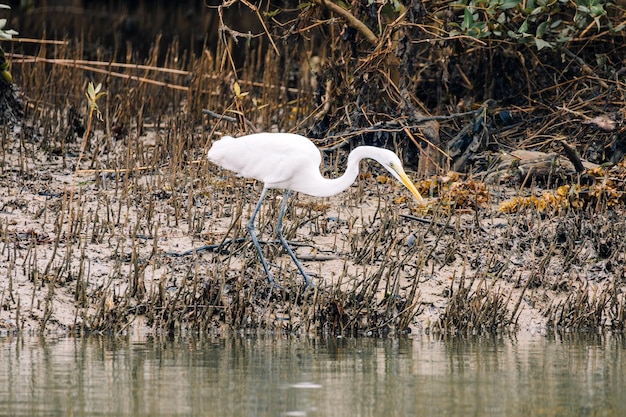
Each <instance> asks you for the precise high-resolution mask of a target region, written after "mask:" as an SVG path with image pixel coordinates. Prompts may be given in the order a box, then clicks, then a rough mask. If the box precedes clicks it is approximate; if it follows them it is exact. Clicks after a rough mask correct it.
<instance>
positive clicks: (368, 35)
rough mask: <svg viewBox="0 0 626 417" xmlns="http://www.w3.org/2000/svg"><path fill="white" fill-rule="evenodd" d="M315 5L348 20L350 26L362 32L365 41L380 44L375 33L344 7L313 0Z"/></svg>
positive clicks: (323, 0) (325, 0)
mask: <svg viewBox="0 0 626 417" xmlns="http://www.w3.org/2000/svg"><path fill="white" fill-rule="evenodd" d="M313 3H315V4H317V5H318V6H322V7H325V8H327V9H328V10H331V11H333V12H335V13H337V14H338V15H339V16H341V17H343V18H344V19H346V20H347V21H348V24H349V25H350V26H352V27H353V28H355V29H356V30H358V31H359V32H361V34H362V35H363V36H364V37H365V39H367V41H368V42H369V43H371V44H372V45H376V44H378V38H377V37H376V35H374V32H372V31H371V30H370V28H368V27H367V26H366V25H365V23H363V22H361V21H360V20H359V19H357V18H356V17H354V16H353V15H352V13H350V12H349V11H347V10H346V9H344V8H343V7H341V6H339V5H338V4H335V3H333V2H331V1H329V0H313Z"/></svg>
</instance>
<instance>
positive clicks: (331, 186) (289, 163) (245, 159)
mask: <svg viewBox="0 0 626 417" xmlns="http://www.w3.org/2000/svg"><path fill="white" fill-rule="evenodd" d="M207 157H208V159H209V160H210V161H211V162H213V163H215V164H217V165H219V166H221V167H222V168H226V169H228V170H230V171H234V172H235V173H237V174H239V175H240V176H242V177H248V178H254V179H256V180H259V181H261V182H263V191H262V192H261V197H260V198H259V201H258V202H257V204H256V207H255V208H254V211H253V212H252V216H251V217H250V220H249V221H248V224H247V228H248V232H249V233H250V237H251V238H252V243H253V244H254V246H255V248H256V251H257V253H258V255H259V258H260V260H261V264H262V265H263V269H264V270H265V273H266V274H267V277H268V279H269V280H270V282H271V283H274V278H273V277H272V274H271V273H270V270H269V267H268V265H267V262H266V260H265V258H264V257H263V252H262V251H261V246H260V245H259V241H258V239H257V236H256V234H255V232H254V219H255V218H256V215H257V213H258V212H259V209H260V208H261V203H262V202H263V198H265V194H266V193H267V190H269V189H271V188H280V189H284V190H285V195H284V198H283V202H282V204H281V206H280V212H279V214H278V221H277V223H276V233H277V235H278V238H279V240H280V242H281V243H282V245H283V246H284V247H285V250H286V251H287V253H288V254H289V256H291V259H293V262H294V263H295V264H296V266H297V267H298V269H299V270H300V273H301V274H302V276H303V277H304V280H305V282H306V286H307V287H308V286H309V285H310V284H311V280H310V279H309V276H308V275H307V274H306V272H304V268H303V267H302V265H301V264H300V262H299V261H298V259H297V258H296V255H295V254H294V253H293V251H292V250H291V248H290V247H289V244H288V243H287V240H285V238H284V237H283V233H282V219H283V216H284V214H285V207H286V205H287V199H288V197H289V194H290V192H291V191H296V192H300V193H304V194H308V195H311V196H314V197H329V196H332V195H335V194H339V193H340V192H341V191H344V190H345V189H347V188H348V187H350V185H352V183H353V182H354V180H355V179H356V177H357V175H358V174H359V162H360V161H361V160H362V159H365V158H369V159H373V160H375V161H377V162H378V163H380V164H381V165H382V166H383V167H385V168H386V169H387V170H388V171H389V172H390V173H391V175H393V177H394V178H396V179H397V180H398V181H400V182H401V183H402V184H404V185H405V186H406V187H407V188H408V189H409V191H410V192H411V193H412V194H413V195H414V196H415V197H416V198H417V199H418V201H420V203H421V202H422V196H421V195H420V193H419V192H418V191H417V189H416V188H415V185H414V184H413V183H412V182H411V180H409V178H408V177H407V175H406V173H405V172H404V169H403V168H402V163H401V162H400V158H398V156H397V155H396V154H395V153H393V152H392V151H390V150H387V149H383V148H377V147H375V146H359V147H357V148H355V149H354V150H353V151H352V152H350V155H348V164H347V167H346V172H345V173H344V174H343V175H342V176H340V177H339V178H334V179H329V178H324V177H323V176H322V174H321V173H320V164H321V162H322V156H321V153H320V151H319V149H317V147H316V146H315V144H313V142H311V141H310V140H309V139H307V138H305V137H304V136H300V135H296V134H292V133H255V134H252V135H246V136H241V137H238V138H234V137H231V136H224V137H222V138H221V139H220V140H218V141H216V142H215V143H213V146H211V149H210V150H209V153H208V155H207Z"/></svg>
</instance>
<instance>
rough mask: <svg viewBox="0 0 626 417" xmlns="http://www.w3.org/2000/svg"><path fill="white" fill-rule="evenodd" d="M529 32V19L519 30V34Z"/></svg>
mask: <svg viewBox="0 0 626 417" xmlns="http://www.w3.org/2000/svg"><path fill="white" fill-rule="evenodd" d="M526 32H528V19H526V20H524V23H522V25H521V26H520V27H519V29H517V33H526Z"/></svg>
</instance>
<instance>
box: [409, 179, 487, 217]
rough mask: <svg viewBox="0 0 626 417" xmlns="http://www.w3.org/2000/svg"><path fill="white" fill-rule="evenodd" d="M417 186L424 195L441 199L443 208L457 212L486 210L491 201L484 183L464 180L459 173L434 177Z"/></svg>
mask: <svg viewBox="0 0 626 417" xmlns="http://www.w3.org/2000/svg"><path fill="white" fill-rule="evenodd" d="M415 185H416V187H417V189H418V191H419V192H420V193H421V194H422V195H426V196H429V197H439V202H440V203H442V206H444V207H446V206H447V207H454V208H455V209H457V210H458V209H461V210H463V209H477V208H485V207H486V206H487V204H488V203H489V200H490V195H489V191H488V190H487V187H486V185H485V183H484V182H481V181H476V180H474V179H472V178H466V179H462V178H461V175H460V174H459V173H458V172H452V171H451V172H448V173H447V174H446V175H443V176H433V177H431V178H429V179H427V180H423V181H420V182H419V183H417V184H415Z"/></svg>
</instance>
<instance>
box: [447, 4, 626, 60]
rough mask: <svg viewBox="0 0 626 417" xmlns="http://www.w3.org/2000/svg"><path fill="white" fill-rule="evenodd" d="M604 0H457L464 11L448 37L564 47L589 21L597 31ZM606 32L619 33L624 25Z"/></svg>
mask: <svg viewBox="0 0 626 417" xmlns="http://www.w3.org/2000/svg"><path fill="white" fill-rule="evenodd" d="M608 4H610V2H606V1H603V0H575V1H574V2H569V1H567V0H528V1H520V0H458V1H457V2H456V3H454V6H455V7H456V8H457V9H462V10H463V15H462V17H459V20H460V22H459V21H457V22H455V23H453V26H455V29H454V30H453V31H452V32H451V35H453V36H456V35H460V34H463V35H467V36H471V37H473V38H478V39H481V38H502V39H508V40H513V41H515V42H517V43H522V44H526V43H534V44H535V46H536V47H537V49H539V50H540V49H543V48H546V47H548V48H555V47H559V46H562V45H565V44H567V43H568V42H569V41H571V40H572V39H574V38H576V37H577V36H579V35H581V34H582V33H584V32H585V31H587V30H588V26H589V24H590V22H593V23H595V25H596V27H597V28H598V30H599V29H600V25H601V20H602V17H604V16H606V14H607V12H606V9H605V5H608ZM608 27H609V30H610V31H612V32H620V31H622V30H623V29H624V24H620V25H618V26H616V27H612V26H611V24H610V22H608Z"/></svg>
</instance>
